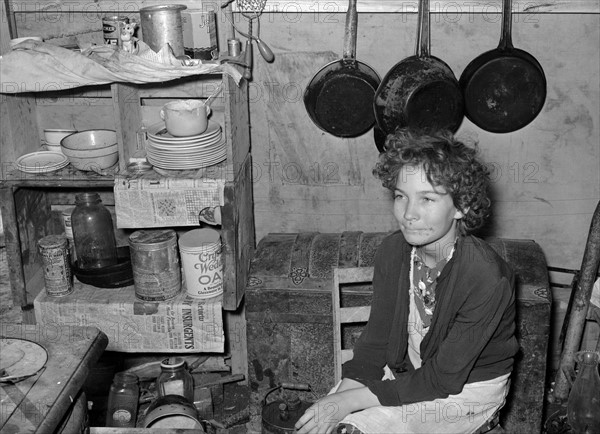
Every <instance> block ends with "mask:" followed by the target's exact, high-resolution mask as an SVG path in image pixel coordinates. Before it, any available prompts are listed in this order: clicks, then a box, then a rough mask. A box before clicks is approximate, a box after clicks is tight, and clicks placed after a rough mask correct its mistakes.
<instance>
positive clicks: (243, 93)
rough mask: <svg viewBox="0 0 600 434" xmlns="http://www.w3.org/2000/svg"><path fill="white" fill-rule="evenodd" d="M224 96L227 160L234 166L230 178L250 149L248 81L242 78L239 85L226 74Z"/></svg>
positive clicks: (241, 164) (235, 172) (239, 167)
mask: <svg viewBox="0 0 600 434" xmlns="http://www.w3.org/2000/svg"><path fill="white" fill-rule="evenodd" d="M222 92H223V96H224V97H225V101H226V102H225V125H224V127H225V135H226V139H227V161H229V162H230V163H231V164H232V165H233V168H234V173H232V174H230V176H231V178H229V179H230V180H233V177H235V175H236V174H237V173H238V172H239V171H240V170H241V169H242V167H243V165H244V161H245V160H246V156H247V155H248V152H249V151H250V119H249V113H248V112H249V108H248V83H247V82H246V80H242V82H241V83H240V86H237V85H236V84H235V83H234V81H233V80H232V79H231V78H230V77H229V76H227V77H226V78H225V77H224V79H223V91H222Z"/></svg>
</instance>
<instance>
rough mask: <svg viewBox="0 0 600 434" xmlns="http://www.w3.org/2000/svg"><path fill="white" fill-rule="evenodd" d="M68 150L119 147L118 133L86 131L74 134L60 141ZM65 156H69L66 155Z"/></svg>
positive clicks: (111, 131)
mask: <svg viewBox="0 0 600 434" xmlns="http://www.w3.org/2000/svg"><path fill="white" fill-rule="evenodd" d="M60 145H61V146H62V147H63V148H66V149H73V150H92V149H101V148H108V147H110V146H116V145H117V133H116V132H115V131H113V130H85V131H79V132H77V133H73V134H71V135H69V136H67V137H65V138H63V139H62V140H61V141H60ZM65 155H67V154H66V153H65Z"/></svg>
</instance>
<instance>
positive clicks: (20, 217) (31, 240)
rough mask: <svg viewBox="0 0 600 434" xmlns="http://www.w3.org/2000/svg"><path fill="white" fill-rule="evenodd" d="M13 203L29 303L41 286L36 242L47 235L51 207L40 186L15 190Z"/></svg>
mask: <svg viewBox="0 0 600 434" xmlns="http://www.w3.org/2000/svg"><path fill="white" fill-rule="evenodd" d="M14 202H15V209H16V218H17V222H18V224H19V241H20V245H19V248H20V254H21V257H22V266H23V273H24V276H25V288H26V291H27V305H32V303H33V298H34V297H35V296H36V295H37V294H38V293H39V292H40V291H41V290H42V289H43V287H44V285H43V278H42V277H43V276H42V265H41V260H40V259H39V255H38V251H37V242H38V241H39V240H40V239H41V238H43V237H45V236H46V235H49V234H50V224H51V218H50V217H51V210H50V205H49V203H48V198H47V196H46V194H45V193H44V191H43V190H40V189H29V188H19V189H16V190H15V192H14ZM23 307H24V306H23Z"/></svg>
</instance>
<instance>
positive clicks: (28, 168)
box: [15, 151, 69, 173]
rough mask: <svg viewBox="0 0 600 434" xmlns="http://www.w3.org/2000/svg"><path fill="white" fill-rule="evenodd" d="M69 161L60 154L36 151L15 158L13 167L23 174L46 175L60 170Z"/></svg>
mask: <svg viewBox="0 0 600 434" xmlns="http://www.w3.org/2000/svg"><path fill="white" fill-rule="evenodd" d="M68 164H69V160H68V159H67V157H65V156H64V155H63V154H61V153H60V152H51V151H38V152H32V153H30V154H25V155H22V156H20V157H19V158H17V161H15V166H16V167H17V169H19V170H20V171H21V172H25V173H48V172H54V171H55V170H59V169H62V168H63V167H65V166H67V165H68Z"/></svg>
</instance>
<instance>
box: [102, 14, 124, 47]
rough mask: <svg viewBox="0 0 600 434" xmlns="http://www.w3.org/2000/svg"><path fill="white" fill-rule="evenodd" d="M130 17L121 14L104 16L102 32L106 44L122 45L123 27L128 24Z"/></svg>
mask: <svg viewBox="0 0 600 434" xmlns="http://www.w3.org/2000/svg"><path fill="white" fill-rule="evenodd" d="M128 23H129V18H127V17H125V16H120V15H107V16H104V17H102V33H103V34H104V43H105V44H106V45H121V44H120V41H121V28H122V26H123V24H128Z"/></svg>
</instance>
